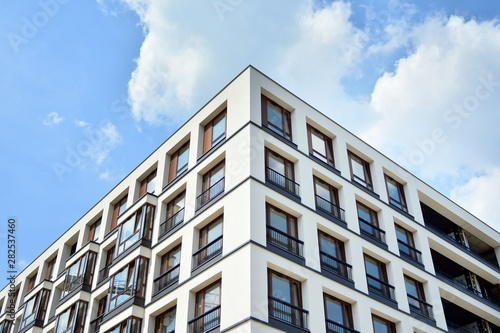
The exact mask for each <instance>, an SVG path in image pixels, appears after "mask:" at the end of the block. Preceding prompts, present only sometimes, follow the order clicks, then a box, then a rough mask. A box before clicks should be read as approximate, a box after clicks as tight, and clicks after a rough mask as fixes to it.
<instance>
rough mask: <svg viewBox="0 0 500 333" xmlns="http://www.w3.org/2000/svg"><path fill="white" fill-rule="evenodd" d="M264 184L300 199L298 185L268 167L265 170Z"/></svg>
mask: <svg viewBox="0 0 500 333" xmlns="http://www.w3.org/2000/svg"><path fill="white" fill-rule="evenodd" d="M266 182H268V183H270V184H272V185H274V186H276V187H278V188H280V189H282V190H284V191H285V192H286V193H289V194H291V195H293V196H295V197H300V195H299V184H297V183H296V182H294V181H293V180H292V179H290V178H287V177H285V176H284V175H282V174H280V173H279V172H277V171H275V170H274V169H271V168H269V167H268V168H266Z"/></svg>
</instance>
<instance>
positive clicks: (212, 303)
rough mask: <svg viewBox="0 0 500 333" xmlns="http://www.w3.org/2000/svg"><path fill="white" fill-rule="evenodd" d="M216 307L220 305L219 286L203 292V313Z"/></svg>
mask: <svg viewBox="0 0 500 333" xmlns="http://www.w3.org/2000/svg"><path fill="white" fill-rule="evenodd" d="M218 305H220V284H217V285H215V286H213V287H211V288H210V289H208V290H207V291H206V292H205V295H204V308H203V313H205V312H207V311H210V310H211V309H213V308H214V307H216V306H218Z"/></svg>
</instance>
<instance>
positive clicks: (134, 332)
mask: <svg viewBox="0 0 500 333" xmlns="http://www.w3.org/2000/svg"><path fill="white" fill-rule="evenodd" d="M141 330H142V319H141V318H137V317H130V318H128V319H127V320H124V321H122V322H121V323H120V324H118V325H116V326H115V327H113V328H112V329H110V330H109V331H107V332H106V333H141Z"/></svg>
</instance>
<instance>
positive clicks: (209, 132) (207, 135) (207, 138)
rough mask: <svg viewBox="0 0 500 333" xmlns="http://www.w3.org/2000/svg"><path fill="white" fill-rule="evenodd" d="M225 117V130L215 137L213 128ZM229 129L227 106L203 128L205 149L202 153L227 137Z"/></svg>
mask: <svg viewBox="0 0 500 333" xmlns="http://www.w3.org/2000/svg"><path fill="white" fill-rule="evenodd" d="M222 119H224V132H223V133H222V134H221V135H219V136H218V137H216V138H214V137H213V128H214V125H215V124H217V123H218V122H219V121H221V120H222ZM226 131H227V109H226V108H225V109H224V110H222V111H221V112H220V113H219V114H217V115H216V116H215V117H214V118H213V119H212V120H211V121H210V122H209V123H208V124H206V125H205V127H204V128H203V151H202V154H205V153H206V152H207V151H209V150H210V149H211V148H212V147H214V146H215V145H217V144H218V143H219V142H221V141H222V140H224V139H225V137H226Z"/></svg>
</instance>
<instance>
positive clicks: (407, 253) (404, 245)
mask: <svg viewBox="0 0 500 333" xmlns="http://www.w3.org/2000/svg"><path fill="white" fill-rule="evenodd" d="M395 227H396V237H397V238H398V247H399V254H400V255H401V256H402V257H404V258H407V259H410V260H412V261H414V262H417V263H422V254H421V252H420V251H418V250H417V249H416V248H415V242H414V240H413V234H412V233H411V232H410V231H408V230H406V229H405V228H403V227H401V226H399V225H397V224H396V225H395Z"/></svg>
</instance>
